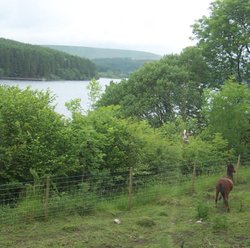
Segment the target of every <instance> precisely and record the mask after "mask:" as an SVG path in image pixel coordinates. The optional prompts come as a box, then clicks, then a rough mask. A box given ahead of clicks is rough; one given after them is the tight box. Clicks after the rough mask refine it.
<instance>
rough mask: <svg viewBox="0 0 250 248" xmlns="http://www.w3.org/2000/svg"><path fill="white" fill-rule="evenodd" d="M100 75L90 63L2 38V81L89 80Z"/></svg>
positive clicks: (0, 47)
mask: <svg viewBox="0 0 250 248" xmlns="http://www.w3.org/2000/svg"><path fill="white" fill-rule="evenodd" d="M96 75H97V73H96V68H95V65H94V64H93V63H92V62H91V61H90V60H88V59H84V58H80V57H77V56H72V55H69V54H66V53H63V52H59V51H55V50H53V49H49V48H45V47H41V46H35V45H29V44H24V43H21V42H17V41H13V40H8V39H4V38H0V77H1V78H4V77H10V78H26V79H29V78H31V79H43V80H59V79H64V80H86V79H91V78H93V77H95V76H96Z"/></svg>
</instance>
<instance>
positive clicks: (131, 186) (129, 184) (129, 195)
mask: <svg viewBox="0 0 250 248" xmlns="http://www.w3.org/2000/svg"><path fill="white" fill-rule="evenodd" d="M132 180H133V168H132V167H130V168H129V181H128V210H130V209H131V203H132V190H133V181H132Z"/></svg>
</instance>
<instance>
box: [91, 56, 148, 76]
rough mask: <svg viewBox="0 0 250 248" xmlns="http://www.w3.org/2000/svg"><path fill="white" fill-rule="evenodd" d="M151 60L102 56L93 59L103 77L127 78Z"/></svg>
mask: <svg viewBox="0 0 250 248" xmlns="http://www.w3.org/2000/svg"><path fill="white" fill-rule="evenodd" d="M150 61H151V60H135V59H134V58H102V59H100V58H99V59H93V60H92V62H93V63H94V64H95V65H96V69H97V71H98V73H99V75H101V76H102V77H108V78H109V77H110V78H114V77H116V78H126V77H128V76H129V75H130V74H131V73H132V72H133V71H135V70H137V69H139V68H140V67H141V66H142V65H143V64H145V63H147V62H150Z"/></svg>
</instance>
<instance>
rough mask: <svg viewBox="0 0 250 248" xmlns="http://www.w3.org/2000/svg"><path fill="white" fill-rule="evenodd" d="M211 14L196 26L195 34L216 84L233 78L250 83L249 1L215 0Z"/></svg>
mask: <svg viewBox="0 0 250 248" xmlns="http://www.w3.org/2000/svg"><path fill="white" fill-rule="evenodd" d="M210 11H211V12H210V16H208V17H207V16H203V17H202V18H201V19H200V20H198V21H197V22H196V23H195V24H194V25H193V34H194V36H195V38H196V39H197V40H198V46H199V47H201V48H202V49H203V53H204V56H205V58H206V61H207V63H208V65H209V66H210V67H211V68H212V69H213V72H214V77H215V79H216V80H217V84H218V85H219V84H222V83H223V82H224V81H225V80H226V79H228V78H229V77H231V76H235V77H236V78H237V80H238V81H240V82H242V81H247V82H248V83H249V82H250V81H249V78H250V63H249V62H250V47H249V46H250V15H249V13H250V3H249V0H216V1H215V2H213V3H211V7H210Z"/></svg>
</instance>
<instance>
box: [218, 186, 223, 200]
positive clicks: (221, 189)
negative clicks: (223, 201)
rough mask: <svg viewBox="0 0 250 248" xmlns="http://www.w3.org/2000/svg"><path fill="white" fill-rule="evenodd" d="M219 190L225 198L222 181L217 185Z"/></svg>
mask: <svg viewBox="0 0 250 248" xmlns="http://www.w3.org/2000/svg"><path fill="white" fill-rule="evenodd" d="M218 188H219V192H220V193H221V195H222V197H223V198H225V187H224V185H223V184H222V183H220V184H219V185H218Z"/></svg>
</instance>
